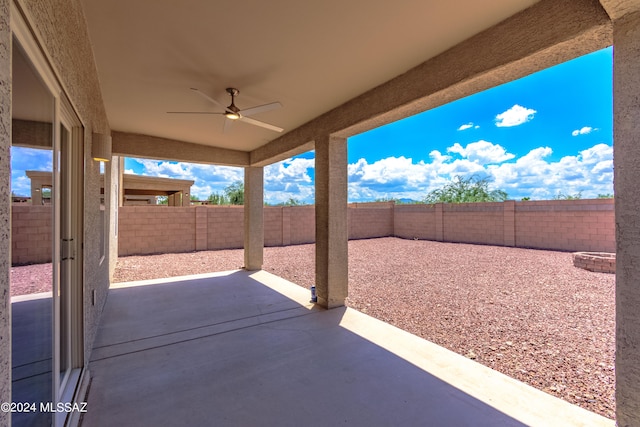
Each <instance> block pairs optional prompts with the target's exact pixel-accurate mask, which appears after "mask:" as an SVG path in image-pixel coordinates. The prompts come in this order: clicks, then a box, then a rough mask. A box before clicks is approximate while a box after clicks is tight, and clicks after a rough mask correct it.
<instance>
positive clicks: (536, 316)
mask: <svg viewBox="0 0 640 427" xmlns="http://www.w3.org/2000/svg"><path fill="white" fill-rule="evenodd" d="M314 248H315V246H314V245H298V246H287V247H272V248H265V252H264V269H265V270H267V271H269V272H272V273H274V274H276V275H278V276H281V277H284V278H285V279H288V280H290V281H292V282H294V283H297V284H299V285H300V286H303V287H305V288H308V287H309V286H311V285H312V284H313V283H314V264H315V257H314ZM242 264H243V251H242V250H241V249H238V250H221V251H206V252H195V253H184V254H163V255H149V256H130V257H123V258H120V259H119V261H118V265H117V269H116V273H115V281H120V282H122V281H130V280H141V279H152V278H159V277H170V276H179V275H186V274H197V273H206V272H212V271H221V270H230V269H237V268H240V267H241V266H242ZM20 268H27V267H20ZM14 269H15V268H14ZM14 269H12V270H14ZM347 305H348V306H350V307H352V308H355V309H358V310H360V311H362V312H365V313H367V314H369V315H371V316H373V317H376V318H378V319H381V320H384V321H386V322H388V323H391V324H393V325H395V326H398V327H400V328H402V329H404V330H406V331H409V332H411V333H413V334H416V335H419V336H421V337H423V338H425V339H427V340H430V341H433V342H434V343H436V344H439V345H441V346H443V347H446V348H448V349H450V350H453V351H455V352H456V353H459V354H462V355H464V356H466V357H468V358H470V359H474V360H475V361H477V362H479V363H482V364H483V365H486V366H488V367H491V368H493V369H496V370H498V371H500V372H503V373H505V374H507V375H509V376H511V377H513V378H516V379H518V380H520V381H523V382H525V383H527V384H530V385H532V386H534V387H536V388H538V389H540V390H543V391H545V392H547V393H550V394H553V395H555V396H557V397H560V398H562V399H564V400H566V401H569V402H571V403H574V404H577V405H579V406H581V407H583V408H586V409H588V410H590V411H593V412H596V413H599V414H601V415H604V416H606V417H608V418H611V419H613V418H614V411H615V399H614V390H615V382H614V381H615V380H614V376H615V375H614V350H615V335H614V331H615V276H614V275H612V274H605V273H593V272H589V271H586V270H581V269H579V268H576V267H574V266H573V263H572V258H571V254H570V253H564V252H554V251H541V250H530V249H519V248H506V247H497V246H480V245H468V244H455V243H440V242H429V241H418V240H403V239H398V238H393V237H388V238H379V239H370V240H354V241H350V242H349V298H348V301H347Z"/></svg>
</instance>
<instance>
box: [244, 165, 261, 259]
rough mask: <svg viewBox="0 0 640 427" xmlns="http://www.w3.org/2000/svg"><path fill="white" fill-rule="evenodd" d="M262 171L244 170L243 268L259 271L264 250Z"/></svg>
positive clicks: (255, 169)
mask: <svg viewBox="0 0 640 427" xmlns="http://www.w3.org/2000/svg"><path fill="white" fill-rule="evenodd" d="M263 189H264V169H263V168H261V167H246V168H244V268H245V270H260V269H261V268H262V259H263V249H264V201H263V197H264V196H263V193H264V191H263Z"/></svg>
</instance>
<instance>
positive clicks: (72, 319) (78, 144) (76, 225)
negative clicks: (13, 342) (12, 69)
mask: <svg viewBox="0 0 640 427" xmlns="http://www.w3.org/2000/svg"><path fill="white" fill-rule="evenodd" d="M10 29H11V33H12V37H13V40H15V42H17V43H18V44H19V45H20V47H21V48H22V50H23V52H24V54H25V56H26V59H27V60H28V61H29V62H30V63H31V65H32V66H33V68H34V70H35V71H36V73H37V74H38V75H39V77H40V79H41V80H42V83H43V85H44V86H45V87H47V89H48V90H49V92H50V93H51V94H52V96H53V98H54V117H53V126H52V128H53V131H52V133H53V135H52V137H53V147H52V148H53V175H52V184H53V191H52V202H53V205H54V206H53V221H52V223H53V230H52V241H53V244H52V269H53V278H52V279H53V298H52V300H53V307H52V308H53V310H52V311H53V313H54V314H53V319H52V320H53V322H52V323H53V331H52V332H53V338H54V339H53V340H52V341H53V348H52V351H53V354H52V356H53V361H52V362H53V363H52V369H53V372H52V380H53V381H52V399H53V402H51V403H53V404H54V405H56V404H58V403H60V402H62V403H68V402H72V401H73V399H74V398H76V394H77V390H78V383H79V380H80V378H81V377H82V374H83V372H84V356H85V354H84V305H83V289H84V268H83V265H84V257H83V246H84V245H83V242H84V221H83V218H84V170H85V163H84V158H85V155H84V128H85V126H84V125H83V123H82V121H81V120H80V118H79V116H78V114H77V113H76V111H75V109H74V108H73V105H72V103H71V102H70V101H69V99H68V98H67V96H66V94H65V92H64V89H63V87H62V85H61V83H60V80H59V79H58V78H57V76H56V74H55V73H54V71H53V69H52V67H51V65H50V64H51V61H50V60H49V58H48V57H47V55H46V53H45V52H44V51H43V50H42V49H41V46H42V44H41V43H39V42H38V35H37V34H36V32H35V30H33V27H32V26H31V25H30V24H29V19H28V14H27V13H26V12H25V10H24V9H23V8H22V7H21V6H20V4H19V0H13V1H12V2H11V11H10ZM12 43H13V41H12ZM62 124H64V125H65V127H66V128H67V129H68V130H69V131H70V148H71V149H70V150H69V151H67V150H64V151H65V152H63V153H61V141H60V138H61V135H60V133H61V132H60V126H61V125H62ZM62 154H64V155H68V156H69V157H68V160H69V162H68V164H69V165H71V167H70V168H69V170H65V171H61V170H60V166H61V163H60V160H61V159H60V156H61V155H62ZM61 172H62V173H65V174H68V178H69V181H70V183H71V185H70V189H69V193H70V195H69V198H70V207H69V212H70V213H71V218H70V223H71V227H70V228H69V231H70V233H72V234H73V236H74V237H73V238H74V241H75V248H72V251H73V252H75V254H74V257H73V258H74V260H73V262H71V263H70V266H69V274H68V277H69V280H70V286H69V289H70V292H69V304H68V313H66V314H65V315H67V316H68V317H67V318H68V324H69V327H68V329H67V330H66V331H60V301H59V299H58V298H57V297H58V295H59V290H60V278H61V277H60V266H61V264H60V262H61V239H60V238H61V236H60V230H61V220H62V218H61V217H60V204H61V200H60V173H61ZM61 332H62V333H66V334H68V338H69V342H70V358H71V370H70V373H69V375H67V376H66V377H65V379H64V380H63V381H60V377H59V370H60V360H59V359H60V356H59V355H60V353H59V351H60V348H59V345H60V333H61ZM45 403H46V402H45ZM67 415H68V414H67V413H65V412H56V414H55V416H54V417H53V425H54V426H62V425H64V423H65V422H66V421H67Z"/></svg>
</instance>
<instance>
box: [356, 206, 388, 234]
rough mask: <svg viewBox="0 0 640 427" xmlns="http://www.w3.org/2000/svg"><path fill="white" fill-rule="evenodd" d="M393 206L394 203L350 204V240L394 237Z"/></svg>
mask: <svg viewBox="0 0 640 427" xmlns="http://www.w3.org/2000/svg"><path fill="white" fill-rule="evenodd" d="M393 206H394V203H393V202H382V203H351V204H349V210H348V213H347V216H348V223H349V239H370V238H373V237H387V236H393V235H394V220H393Z"/></svg>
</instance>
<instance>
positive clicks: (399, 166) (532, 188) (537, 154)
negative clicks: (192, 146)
mask: <svg viewBox="0 0 640 427" xmlns="http://www.w3.org/2000/svg"><path fill="white" fill-rule="evenodd" d="M552 154H553V151H552V149H551V148H549V147H538V148H535V149H533V150H531V151H529V152H528V153H527V154H526V155H524V156H522V157H520V158H517V159H515V157H514V155H513V154H511V153H508V152H507V151H506V150H505V148H504V147H502V146H500V145H499V144H493V143H491V142H488V141H484V140H480V141H476V142H472V143H470V144H467V145H466V146H464V147H463V146H462V145H460V144H458V143H456V144H454V145H452V146H451V147H448V148H447V153H445V154H443V153H441V152H440V151H438V150H432V151H431V152H430V153H429V158H428V159H427V160H426V161H423V160H420V161H414V160H413V159H411V158H408V157H404V156H400V157H387V158H384V159H380V160H377V161H375V162H372V163H369V162H368V161H367V160H366V159H364V158H361V159H359V160H358V161H356V162H355V163H351V164H349V165H348V176H349V184H348V194H349V200H350V201H352V202H356V201H372V200H376V199H382V198H400V199H402V198H406V199H412V200H422V199H423V198H424V197H425V196H426V194H427V193H428V192H429V191H431V190H434V189H436V188H440V187H442V185H444V184H446V183H447V182H449V181H450V180H451V179H452V178H454V177H455V176H457V175H459V176H462V177H465V178H466V177H470V176H472V175H478V176H482V177H488V178H489V179H490V180H491V187H492V188H497V189H503V190H505V191H507V193H508V194H509V197H510V198H512V199H516V200H518V199H521V198H522V197H531V198H532V199H548V198H552V197H553V196H555V195H556V194H558V193H559V192H563V193H566V194H575V193H578V192H582V196H583V197H584V198H587V197H596V196H597V195H598V194H604V193H613V149H612V147H611V146H609V145H606V144H597V145H594V146H593V147H590V148H587V149H585V150H582V151H580V152H579V153H578V154H576V155H574V156H565V157H563V158H561V159H559V160H549V158H550V157H551V155H552ZM136 161H137V162H138V163H139V164H140V165H142V166H143V174H145V175H152V174H156V176H171V177H173V178H180V179H192V180H194V181H195V183H194V185H193V187H192V194H194V195H196V196H198V197H199V198H201V199H203V198H206V197H207V196H208V195H209V194H211V193H214V192H218V193H220V192H222V191H223V190H224V188H225V187H226V186H228V185H229V184H231V183H233V182H234V181H237V180H242V179H243V172H242V169H241V168H231V167H224V166H210V165H198V164H189V163H175V162H160V161H154V160H148V161H147V160H139V159H136ZM314 168H315V160H314V159H313V158H311V159H309V158H301V157H297V158H292V159H287V160H284V161H282V162H279V163H275V164H273V165H270V166H267V167H265V169H264V180H265V184H264V186H265V201H266V202H268V203H273V204H275V203H280V202H285V201H287V200H288V199H289V198H294V199H296V200H298V201H300V202H303V203H313V202H314V196H315V187H314V182H313V181H314V180H313V176H314ZM129 172H133V170H131V169H130V170H127V173H129ZM13 179H16V178H13ZM16 184H21V185H20V187H21V189H22V188H24V185H23V184H24V182H20V181H16Z"/></svg>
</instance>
